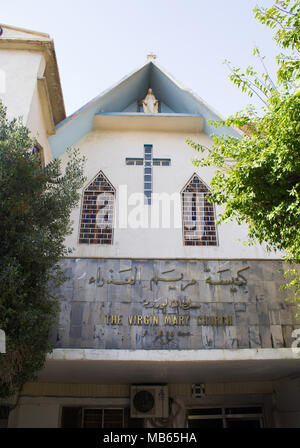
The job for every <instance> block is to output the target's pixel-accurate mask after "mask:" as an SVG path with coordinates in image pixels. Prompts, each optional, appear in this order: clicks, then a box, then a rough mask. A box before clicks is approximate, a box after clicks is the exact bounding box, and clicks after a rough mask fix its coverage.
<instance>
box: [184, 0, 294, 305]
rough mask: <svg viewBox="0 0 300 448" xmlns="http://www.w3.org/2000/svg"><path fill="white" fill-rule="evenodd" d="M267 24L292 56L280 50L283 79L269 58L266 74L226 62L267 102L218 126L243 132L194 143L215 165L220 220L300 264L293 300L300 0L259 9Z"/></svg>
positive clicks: (200, 161)
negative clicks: (238, 135) (209, 144)
mask: <svg viewBox="0 0 300 448" xmlns="http://www.w3.org/2000/svg"><path fill="white" fill-rule="evenodd" d="M254 13H255V17H257V18H258V19H259V20H260V22H261V23H263V24H266V25H267V26H269V27H270V28H272V29H274V30H276V31H277V32H276V35H275V40H276V42H277V44H278V45H279V46H280V47H281V48H282V49H284V50H288V51H289V52H290V53H289V55H283V54H280V55H279V56H278V58H277V61H278V64H279V67H278V73H277V80H276V82H274V81H273V80H272V79H271V77H270V76H269V73H268V71H267V69H266V66H265V63H264V57H263V56H262V55H261V53H260V51H259V50H258V49H257V48H255V49H254V54H255V55H256V56H257V57H258V58H259V60H260V61H261V63H262V64H263V68H264V71H263V73H262V74H261V75H259V74H258V73H257V72H256V71H255V70H254V68H253V67H251V66H249V67H248V68H247V69H246V71H245V73H243V72H242V71H241V70H240V69H239V68H234V67H233V66H232V65H231V63H230V62H228V61H225V62H226V64H227V65H228V67H229V69H230V71H231V74H230V79H231V81H233V82H234V83H235V84H236V85H237V86H238V87H239V88H241V89H242V90H243V91H244V92H246V93H247V94H248V95H249V96H250V97H252V96H253V95H256V96H257V97H258V98H260V100H261V101H262V103H263V108H262V112H257V110H256V109H255V108H254V107H253V106H249V107H248V108H246V110H244V111H242V112H238V113H236V114H235V115H234V116H231V117H229V118H228V119H227V120H224V121H220V122H217V123H213V124H214V126H216V127H217V126H228V127H230V126H232V127H235V128H238V129H242V130H243V131H244V133H245V134H244V136H243V138H233V137H228V136H226V135H221V136H214V137H213V146H212V148H211V149H208V148H205V147H203V146H202V145H199V144H196V143H194V142H192V141H190V140H188V143H189V144H190V145H191V146H192V147H193V148H194V149H195V150H197V151H198V152H200V153H202V157H201V158H196V159H195V160H194V161H193V162H194V164H195V165H196V166H214V167H215V168H216V170H215V173H214V176H213V179H212V183H211V189H212V196H211V198H210V200H211V201H213V202H215V203H216V204H218V205H224V212H223V213H222V214H221V215H220V216H219V221H220V222H222V221H228V220H232V219H236V220H237V222H238V223H239V224H241V223H243V222H245V223H247V225H248V228H249V241H250V242H252V243H253V242H254V241H255V240H258V241H259V242H260V243H264V244H265V246H266V247H267V248H268V249H269V250H271V249H275V250H282V251H284V253H285V254H286V260H287V261H288V262H290V263H294V264H295V266H294V268H293V269H291V270H289V271H288V272H287V275H292V279H291V280H290V282H289V284H288V285H287V286H293V287H295V288H294V292H295V298H294V301H297V300H299V298H298V299H297V294H298V293H299V290H300V277H299V269H298V268H297V266H299V262H300V89H299V79H300V62H299V53H300V1H299V0H298V1H291V0H286V1H280V0H276V1H275V4H274V6H273V7H272V8H259V7H256V8H255V9H254Z"/></svg>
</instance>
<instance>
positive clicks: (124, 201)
mask: <svg viewBox="0 0 300 448" xmlns="http://www.w3.org/2000/svg"><path fill="white" fill-rule="evenodd" d="M106 207H107V208H108V207H109V206H108V205H106ZM104 212H105V210H101V213H104ZM108 213H109V210H108ZM114 225H115V228H119V229H127V228H130V229H147V228H151V229H171V228H173V229H180V228H181V226H182V215H181V194H180V193H178V192H175V193H172V194H170V193H152V196H151V207H149V206H148V205H147V204H145V195H144V193H138V192H137V193H132V194H130V195H128V189H127V185H120V187H119V201H118V209H117V214H116V216H115V223H114Z"/></svg>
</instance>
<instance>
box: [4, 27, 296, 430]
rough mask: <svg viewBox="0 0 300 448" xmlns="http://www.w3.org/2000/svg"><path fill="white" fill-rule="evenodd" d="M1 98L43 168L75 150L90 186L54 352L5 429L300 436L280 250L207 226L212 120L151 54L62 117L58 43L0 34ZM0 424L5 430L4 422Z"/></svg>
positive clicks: (229, 228) (214, 212)
mask: <svg viewBox="0 0 300 448" xmlns="http://www.w3.org/2000/svg"><path fill="white" fill-rule="evenodd" d="M1 30H2V34H1V37H0V70H1V82H0V96H1V99H2V101H3V102H4V104H5V105H6V106H7V108H8V113H9V115H10V116H11V117H15V116H22V117H23V121H24V124H26V125H27V126H28V127H29V129H30V131H31V133H32V135H33V136H34V137H36V139H37V141H38V143H39V148H40V150H41V153H42V157H43V160H44V163H45V164H47V163H48V162H49V161H51V160H52V159H53V158H60V159H61V160H62V163H63V164H66V163H67V149H68V148H78V149H79V151H80V153H81V154H82V155H84V156H85V157H86V165H85V176H86V179H87V180H86V183H85V185H84V187H83V189H82V192H81V202H80V204H78V207H77V208H76V209H75V210H74V211H73V213H72V217H71V219H72V221H73V223H74V225H73V227H74V230H73V234H72V235H71V236H69V237H68V238H67V240H66V244H67V245H68V246H69V247H72V248H74V251H73V253H72V254H71V256H70V257H68V258H66V259H65V260H64V261H63V262H62V265H63V267H64V268H65V270H66V273H67V275H68V281H67V282H66V283H65V284H64V285H63V287H62V288H61V289H60V290H59V291H57V293H59V295H60V296H61V306H60V313H59V315H58V317H57V322H56V324H55V326H54V328H53V331H52V334H51V336H50V337H51V342H52V343H53V346H54V350H53V352H52V353H51V354H49V356H48V358H47V362H46V364H45V367H44V369H43V371H41V372H40V373H39V375H38V380H37V381H36V382H34V383H29V384H26V385H25V386H24V388H23V390H22V393H21V395H20V398H19V402H18V406H17V407H16V408H15V409H14V410H12V411H11V412H10V413H9V414H8V413H7V414H6V413H5V412H6V411H5V409H9V407H10V406H11V405H12V404H13V400H12V401H9V402H3V403H0V406H1V409H2V410H3V411H2V413H3V415H5V416H6V417H3V419H2V421H3V422H4V423H3V425H7V426H9V427H104V428H109V427H133V428H134V427H151V428H163V427H167V428H215V427H218V428H222V427H236V428H238V427H252V428H255V427H300V392H299V390H300V354H299V350H298V348H297V337H299V333H300V331H299V328H300V324H299V321H297V319H296V318H295V314H296V310H295V308H294V307H293V306H291V304H290V303H289V302H288V301H287V300H286V296H285V295H284V293H283V291H281V290H280V285H281V284H282V282H283V275H282V273H283V271H284V269H285V265H284V262H283V260H282V254H278V253H269V252H267V251H266V250H265V249H264V248H263V247H262V246H260V245H255V246H250V247H248V246H245V245H244V244H243V242H244V241H245V240H246V239H247V227H246V226H239V225H237V223H234V222H233V223H228V224H222V225H218V224H217V217H218V214H219V213H220V208H219V207H216V206H215V204H211V203H210V202H209V200H208V198H209V195H210V182H211V179H212V175H213V169H211V168H197V167H195V166H194V165H193V163H192V159H193V158H196V157H197V154H196V153H195V151H194V150H193V149H192V148H191V147H190V146H188V144H187V142H186V140H187V139H190V140H192V141H195V142H198V143H201V144H202V145H203V146H205V147H207V148H208V149H209V148H210V147H211V146H212V139H211V134H212V133H213V132H222V133H226V134H227V135H230V136H234V137H238V138H243V134H242V133H241V132H240V131H239V130H233V129H224V128H223V129H218V130H215V129H212V128H211V125H210V120H218V119H219V117H218V114H217V113H216V112H215V111H214V110H213V109H212V108H211V107H210V106H209V105H207V104H206V103H205V102H204V101H203V100H202V99H201V98H199V97H198V96H197V95H195V94H194V93H193V92H191V91H190V90H189V89H187V88H185V87H184V86H182V85H181V84H180V83H179V82H178V81H176V80H175V79H174V78H173V77H172V76H171V75H170V74H168V73H167V72H166V71H165V70H164V69H163V68H162V67H161V66H160V65H159V64H158V63H157V62H156V59H155V57H154V56H153V55H150V56H149V58H148V59H147V61H146V63H145V64H143V65H142V66H141V67H140V68H138V69H137V70H135V71H134V72H132V73H131V74H130V75H128V76H126V77H125V78H123V79H122V80H121V81H120V82H119V83H118V84H117V85H115V86H113V87H112V88H110V89H108V90H107V91H105V92H104V93H102V94H100V95H99V96H98V97H96V98H94V99H93V100H92V101H90V102H89V103H88V104H86V105H85V106H83V107H82V108H81V109H80V110H79V111H77V112H75V113H74V114H73V115H71V116H69V117H66V114H65V109H64V103H63V95H62V89H61V85H60V79H59V72H58V67H57V63H56V57H55V50H54V45H53V41H52V40H51V38H50V37H49V36H48V35H46V34H41V33H36V32H31V31H27V30H22V29H17V28H14V27H10V26H6V25H1ZM0 421H1V419H0Z"/></svg>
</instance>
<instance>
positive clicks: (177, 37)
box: [0, 0, 279, 117]
mask: <svg viewBox="0 0 300 448" xmlns="http://www.w3.org/2000/svg"><path fill="white" fill-rule="evenodd" d="M1 3H2V4H1V18H0V21H1V22H2V23H4V24H8V25H14V26H19V27H23V28H27V29H32V30H36V31H41V32H45V33H48V34H50V35H51V37H52V38H53V39H54V43H55V48H56V54H57V59H58V65H59V70H60V76H61V82H62V88H63V94H64V100H65V105H66V111H67V114H68V115H69V114H71V113H72V112H74V111H75V110H77V109H78V108H79V107H81V106H82V105H83V104H85V103H86V102H87V101H89V100H90V99H92V98H93V97H95V96H96V95H98V94H99V93H100V92H102V91H103V90H106V89H107V88H109V87H110V86H111V85H113V84H114V83H116V82H117V81H119V80H120V79H121V78H123V77H124V76H125V75H127V74H128V73H130V72H132V71H133V70H135V69H136V68H138V67H139V66H140V65H142V64H143V63H144V62H145V61H146V55H147V53H149V52H150V51H153V52H154V53H155V54H157V56H158V59H157V61H158V63H159V64H160V65H162V66H163V67H164V68H165V69H166V70H167V71H168V72H169V73H171V74H172V75H173V76H174V77H175V78H176V79H177V80H179V81H181V82H182V83H183V84H184V85H186V86H187V87H189V88H191V89H192V90H193V91H194V92H195V93H197V94H198V95H199V96H200V97H201V98H203V99H204V100H205V101H206V102H207V103H208V104H210V105H211V106H212V107H213V108H214V109H215V110H216V111H218V112H219V113H220V114H221V115H222V116H224V117H226V116H228V115H229V114H232V113H234V112H236V111H237V110H240V109H242V108H243V107H245V106H246V105H247V104H249V103H250V102H252V103H253V102H254V101H253V100H252V99H250V98H249V97H247V96H246V95H245V94H242V93H241V92H240V91H239V90H238V89H237V87H235V86H234V85H233V84H232V83H231V82H230V81H229V79H228V69H227V68H226V67H225V66H224V65H223V64H222V62H223V61H224V59H225V58H227V59H229V60H230V61H232V63H233V64H234V65H235V66H240V67H246V66H247V65H249V64H251V65H255V64H256V60H255V59H254V58H253V56H252V50H253V47H254V46H255V45H257V46H258V47H259V48H260V49H261V51H262V53H264V54H265V55H266V57H267V60H266V61H267V62H266V63H267V65H268V68H270V71H271V73H275V69H276V65H275V56H276V54H277V53H278V52H279V50H278V48H277V47H276V46H275V43H274V41H273V32H272V31H271V30H269V29H268V28H266V27H265V26H264V25H261V24H260V23H259V21H258V20H256V19H254V15H253V12H252V10H253V8H254V7H255V5H256V4H258V5H260V6H266V7H269V6H271V5H272V4H273V3H274V2H273V0H210V1H209V0H184V1H183V0H148V1H147V0H139V1H138V0H106V1H104V0H51V1H47V2H46V1H44V0H26V1H24V0H2V2H1Z"/></svg>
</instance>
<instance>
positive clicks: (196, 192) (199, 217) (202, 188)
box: [182, 174, 218, 246]
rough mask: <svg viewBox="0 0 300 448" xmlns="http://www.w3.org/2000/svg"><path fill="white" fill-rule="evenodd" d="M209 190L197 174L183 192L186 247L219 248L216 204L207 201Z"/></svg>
mask: <svg viewBox="0 0 300 448" xmlns="http://www.w3.org/2000/svg"><path fill="white" fill-rule="evenodd" d="M210 194H211V193H210V191H209V189H208V188H207V187H206V185H205V184H204V183H203V182H202V181H201V179H200V178H199V177H198V176H197V175H196V174H195V175H194V176H193V177H192V179H191V181H190V182H189V183H188V185H187V186H186V187H185V189H184V190H183V192H182V216H183V233H184V235H183V237H184V245H185V246H217V245H218V239H217V229H216V223H215V210H214V204H210V203H209V202H208V201H207V198H208V196H209V195H210Z"/></svg>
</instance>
